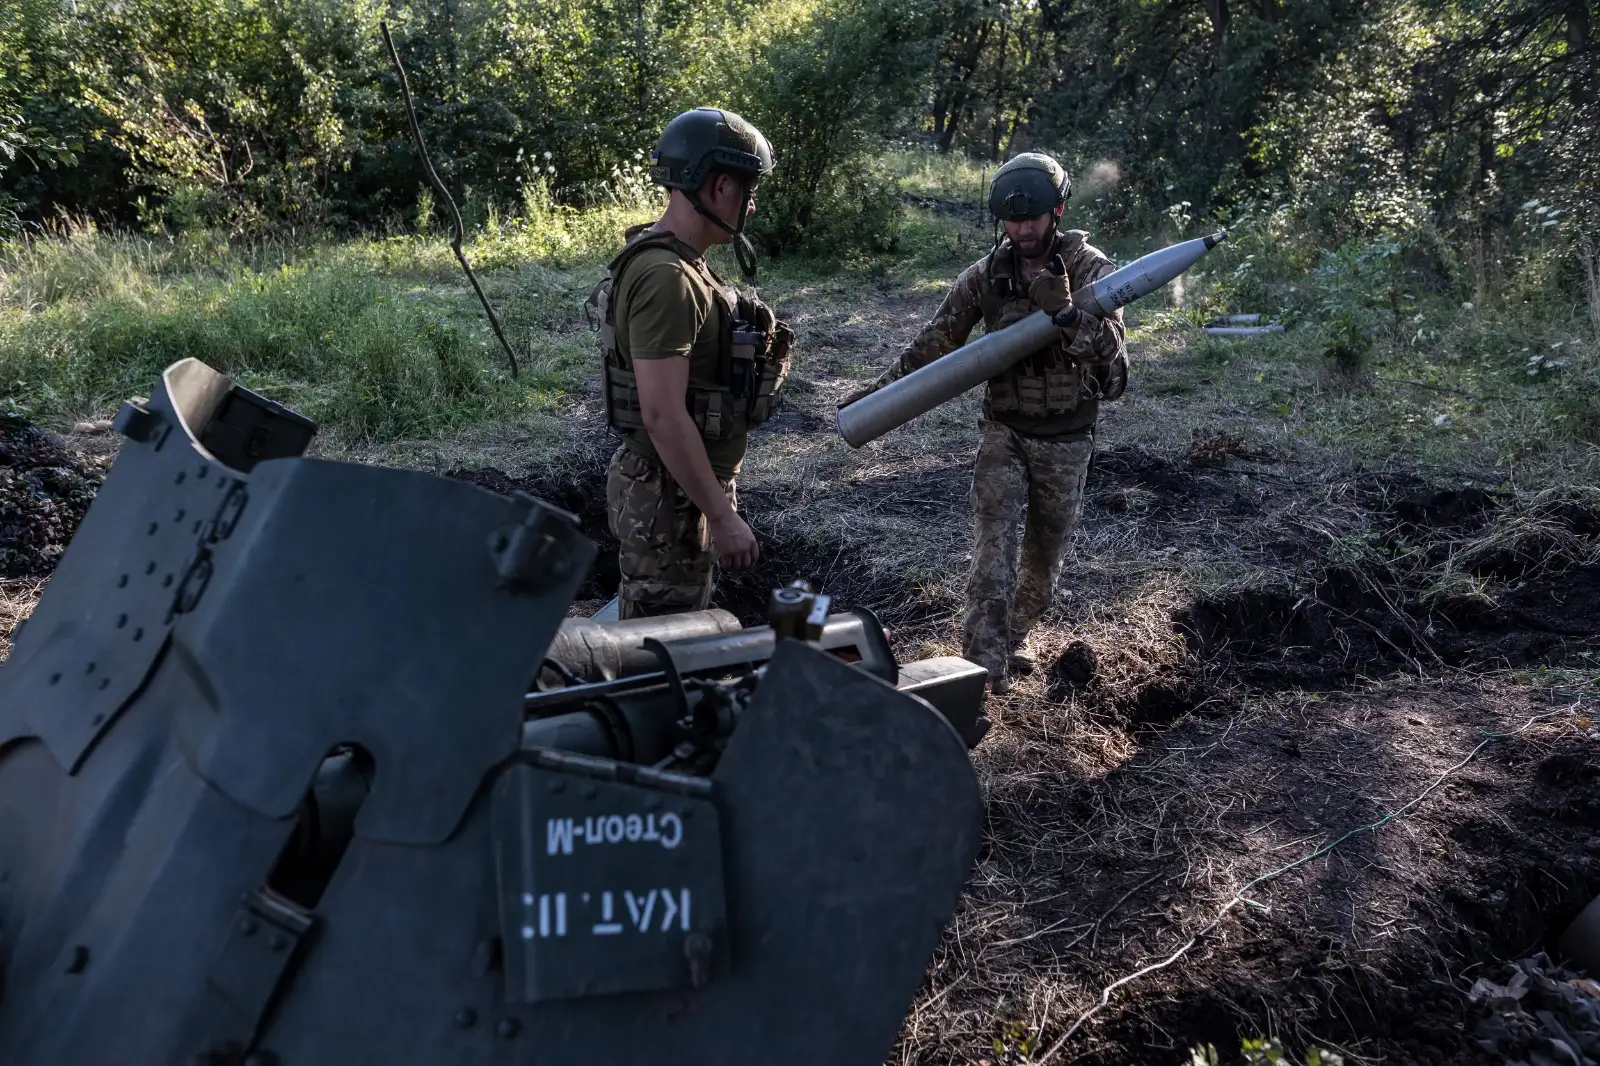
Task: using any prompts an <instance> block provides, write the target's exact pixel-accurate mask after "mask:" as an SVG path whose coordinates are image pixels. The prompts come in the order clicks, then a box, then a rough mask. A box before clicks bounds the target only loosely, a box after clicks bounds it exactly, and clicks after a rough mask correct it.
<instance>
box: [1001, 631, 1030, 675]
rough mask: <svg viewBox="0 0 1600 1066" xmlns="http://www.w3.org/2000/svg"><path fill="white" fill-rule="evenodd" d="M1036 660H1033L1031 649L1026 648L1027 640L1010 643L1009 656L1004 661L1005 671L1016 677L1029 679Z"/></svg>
mask: <svg viewBox="0 0 1600 1066" xmlns="http://www.w3.org/2000/svg"><path fill="white" fill-rule="evenodd" d="M1037 664H1038V660H1036V659H1035V658H1034V655H1033V649H1032V648H1030V647H1028V638H1027V637H1023V638H1021V639H1020V640H1013V641H1012V642H1011V654H1010V656H1009V657H1007V659H1006V669H1007V670H1008V671H1009V672H1010V673H1013V674H1016V675H1017V676H1018V677H1029V676H1031V675H1032V674H1033V671H1034V667H1035V666H1036V665H1037Z"/></svg>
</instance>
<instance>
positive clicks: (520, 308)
mask: <svg viewBox="0 0 1600 1066" xmlns="http://www.w3.org/2000/svg"><path fill="white" fill-rule="evenodd" d="M523 207H524V211H523V213H522V214H521V215H519V216H518V217H517V218H515V219H512V220H502V219H500V218H498V217H495V216H493V215H491V217H490V220H489V223H488V224H487V225H486V226H485V227H484V228H483V229H482V230H480V231H479V232H478V233H477V234H475V235H474V236H473V238H472V239H471V241H470V243H469V244H468V246H467V255H468V258H469V260H471V261H473V263H474V265H475V267H476V268H477V269H478V270H479V273H480V277H481V280H482V281H483V283H484V287H485V289H486V291H487V292H488V293H489V295H490V298H491V300H492V302H493V303H494V304H495V305H496V310H497V311H498V313H499V314H500V317H501V319H502V322H503V324H504V325H505V327H506V332H507V334H508V339H509V340H510V341H511V343H512V345H513V348H514V350H516V352H517V354H518V357H519V361H520V363H521V364H522V373H521V375H520V376H519V377H518V378H516V379H515V380H513V379H512V377H511V376H510V374H509V372H508V367H507V361H506V359H505V355H504V352H503V351H502V350H501V349H500V348H499V346H498V343H497V342H496V341H495V340H494V337H493V335H492V333H491V332H490V331H489V329H488V327H487V322H486V320H485V319H484V316H483V312H482V309H481V307H480V306H479V304H478V302H477V300H476V297H475V296H474V295H473V294H472V292H471V290H470V288H469V287H468V285H467V282H466V279H465V277H464V276H463V275H462V274H461V272H460V268H459V266H458V265H457V264H456V261H455V258H454V255H453V253H452V252H451V251H450V248H449V245H448V242H447V241H446V240H445V239H444V237H443V236H442V235H440V234H428V235H424V236H414V237H391V238H384V239H374V240H357V241H351V242H344V243H323V244H313V245H308V246H304V247H295V248H287V247H283V246H247V247H239V246H233V245H229V244H228V243H227V242H226V241H223V240H220V239H218V238H216V237H215V236H214V235H210V234H199V235H188V236H186V237H184V238H181V239H177V240H155V239H149V238H141V237H134V236H128V235H107V234H101V233H97V232H95V231H94V230H93V229H91V228H88V227H78V228H76V229H74V230H73V231H71V232H68V233H65V234H63V235H61V236H58V237H52V238H47V239H42V240H34V241H28V242H17V243H13V244H10V245H5V246H0V298H3V310H0V388H3V390H4V392H5V394H6V395H7V396H9V397H10V398H12V399H14V400H16V401H17V402H19V403H21V404H22V405H23V407H24V408H25V409H27V410H29V411H30V412H31V413H32V414H34V415H35V416H36V417H38V418H40V419H42V420H44V421H46V422H48V423H55V424H60V423H69V422H71V421H73V420H75V419H80V418H92V417H97V416H103V415H105V414H108V413H110V412H111V411H113V410H115V408H116V407H117V406H118V404H120V402H121V401H122V400H123V399H125V398H127V397H129V396H133V395H137V394H143V393H145V392H147V391H148V390H149V388H150V386H151V383H152V382H153V381H154V380H155V379H156V377H157V376H158V375H159V373H160V371H161V370H162V369H163V368H164V367H166V366H167V365H169V364H170V363H172V362H174V361H176V360H179V359H184V358H196V359H200V360H202V361H204V362H206V363H208V364H210V365H211V366H213V367H215V368H217V369H219V370H221V371H223V372H225V373H228V374H231V375H234V376H235V377H236V378H237V379H238V380H239V381H240V382H241V383H242V384H244V385H246V386H248V387H250V388H253V389H258V390H260V391H262V392H265V393H267V394H269V395H271V396H273V397H274V398H275V399H278V400H280V401H281V402H284V403H287V404H290V405H291V406H294V407H295V408H297V409H298V410H301V411H303V412H304V413H305V414H307V415H309V416H310V417H312V418H314V419H316V420H317V421H319V422H321V423H324V424H326V425H327V427H328V428H329V429H330V430H332V431H333V432H334V433H335V434H336V435H337V436H339V437H342V438H344V439H347V440H351V441H366V442H382V441H392V440H401V439H410V438H436V437H444V436H448V435H451V434H454V433H458V432H461V431H462V430H464V429H466V428H468V427H471V426H475V425H481V424H485V423H492V422H502V421H508V420H514V419H516V418H519V417H521V416H524V415H527V414H530V413H535V412H540V411H549V410H551V409H553V408H554V407H555V406H557V404H558V402H559V400H560V399H561V397H562V395H563V394H564V393H566V392H567V391H569V390H570V389H572V388H573V387H574V386H575V385H576V384H577V382H578V381H579V380H580V375H581V373H582V368H583V367H584V365H585V361H586V359H587V357H588V355H589V352H590V350H591V349H592V337H591V335H590V334H589V333H588V331H587V329H586V328H585V326H584V323H583V318H582V312H581V305H582V301H583V297H584V296H585V295H586V294H587V291H588V286H589V284H590V283H592V281H593V278H594V276H597V275H598V270H599V266H600V264H601V263H603V262H604V259H605V258H606V257H607V256H608V255H609V254H610V252H611V250H612V248H613V247H614V245H615V243H616V242H617V241H618V240H620V238H621V234H622V230H623V229H624V228H625V227H626V226H627V225H628V224H630V223H632V222H636V221H640V220H642V219H645V218H648V217H650V209H649V207H650V205H648V204H632V205H620V204H619V205H613V206H609V207H603V208H596V209H591V210H587V211H582V212H579V211H573V210H570V209H563V208H559V207H556V206H554V205H552V204H551V203H550V202H549V200H548V198H547V197H544V196H543V195H542V194H541V195H539V196H530V197H529V198H528V199H527V201H526V202H525V203H524V205H523Z"/></svg>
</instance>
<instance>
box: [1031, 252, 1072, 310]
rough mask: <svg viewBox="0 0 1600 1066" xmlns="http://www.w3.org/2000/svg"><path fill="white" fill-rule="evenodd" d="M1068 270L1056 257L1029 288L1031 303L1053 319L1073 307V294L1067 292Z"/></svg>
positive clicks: (1058, 257) (1059, 258)
mask: <svg viewBox="0 0 1600 1066" xmlns="http://www.w3.org/2000/svg"><path fill="white" fill-rule="evenodd" d="M1066 269H1067V268H1066V266H1065V265H1064V264H1063V263H1062V262H1061V257H1060V256H1056V257H1055V258H1054V259H1052V260H1051V261H1050V262H1049V263H1048V264H1047V265H1046V266H1045V268H1044V270H1043V271H1041V272H1040V274H1039V276H1038V277H1036V278H1034V279H1033V284H1031V285H1029V286H1028V299H1029V301H1031V302H1032V303H1033V305H1034V306H1035V307H1038V308H1040V309H1041V310H1043V311H1044V312H1045V313H1046V314H1048V315H1050V316H1051V317H1052V318H1053V317H1055V316H1056V315H1058V314H1060V313H1061V312H1062V311H1065V310H1066V309H1067V308H1069V307H1071V306H1072V294H1071V293H1070V292H1069V291H1068V290H1067V277H1066ZM1057 271H1060V272H1059V273H1057Z"/></svg>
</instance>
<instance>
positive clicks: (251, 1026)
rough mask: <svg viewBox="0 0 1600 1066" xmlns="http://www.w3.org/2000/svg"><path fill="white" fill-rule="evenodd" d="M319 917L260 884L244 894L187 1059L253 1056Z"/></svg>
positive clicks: (218, 1062) (218, 1063) (208, 1061)
mask: <svg viewBox="0 0 1600 1066" xmlns="http://www.w3.org/2000/svg"><path fill="white" fill-rule="evenodd" d="M314 923H315V917H314V916H313V915H312V914H311V913H310V912H309V911H307V910H304V909H302V908H301V907H299V906H297V905H295V904H294V903H292V902H291V901H289V900H287V899H285V898H284V897H282V896H280V895H278V894H277V893H275V892H273V891H272V890H271V889H270V888H266V887H263V888H260V889H257V890H256V891H255V892H253V893H249V894H247V895H246V896H245V897H244V900H243V901H242V903H241V905H240V907H239V910H238V911H237V912H235V914H234V916H233V924H232V926H231V927H230V928H229V930H228V935H227V939H226V940H224V941H223V944H222V948H221V950H220V951H218V952H217V956H216V958H215V959H213V960H212V962H211V966H210V967H209V968H208V969H207V971H206V987H205V991H204V993H203V994H202V997H201V999H202V1007H201V1010H200V1011H199V1012H198V1014H197V1016H196V1021H195V1028H194V1030H192V1039H191V1046H192V1047H193V1046H196V1045H198V1050H196V1051H194V1052H193V1053H192V1054H191V1055H190V1056H189V1057H188V1058H187V1059H186V1060H185V1061H186V1062H189V1063H197V1064H205V1066H224V1064H226V1066H232V1064H244V1063H249V1062H250V1061H251V1060H252V1058H258V1059H260V1061H266V1060H265V1059H264V1058H262V1057H261V1056H258V1055H256V1054H255V1053H254V1052H253V1048H254V1045H255V1042H256V1037H257V1034H258V1032H259V1030H260V1027H261V1021H262V1019H263V1018H264V1017H265V1016H266V1013H267V1009H268V1008H269V1007H270V1006H271V1005H272V1002H273V1000H274V998H276V996H277V994H278V990H279V988H280V987H281V986H282V985H283V983H284V978H285V976H286V975H287V974H288V971H289V969H290V966H291V965H292V964H293V963H294V962H295V960H296V956H297V954H298V952H299V948H300V944H301V942H302V941H303V940H304V939H305V938H306V936H307V934H309V933H310V932H311V928H312V926H313V924H314Z"/></svg>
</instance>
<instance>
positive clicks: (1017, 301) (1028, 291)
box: [841, 152, 1128, 693]
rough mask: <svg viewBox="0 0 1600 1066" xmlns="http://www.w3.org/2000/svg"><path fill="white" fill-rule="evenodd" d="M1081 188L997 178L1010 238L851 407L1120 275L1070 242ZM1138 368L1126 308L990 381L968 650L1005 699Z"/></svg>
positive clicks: (975, 489)
mask: <svg viewBox="0 0 1600 1066" xmlns="http://www.w3.org/2000/svg"><path fill="white" fill-rule="evenodd" d="M1071 189H1072V184H1071V181H1070V180H1069V179H1068V177H1067V172H1066V170H1065V169H1064V168H1063V167H1062V166H1061V164H1060V163H1058V162H1056V161H1055V160H1054V159H1052V158H1050V157H1049V156H1047V155H1043V154H1041V153H1038V152H1029V153H1026V154H1024V155H1019V156H1017V157H1016V158H1015V159H1013V160H1011V161H1010V162H1008V163H1007V164H1006V165H1005V166H1003V167H1001V168H1000V169H999V170H998V171H996V172H995V176H994V184H993V186H991V188H990V190H989V210H990V212H991V213H993V215H994V217H995V218H996V219H997V220H999V221H1000V222H1001V223H1003V224H1004V226H1005V239H1004V240H1003V241H997V243H996V246H995V248H994V250H993V251H991V252H990V253H989V254H988V255H986V256H984V257H983V258H982V259H980V260H979V261H978V262H976V263H974V264H973V265H972V266H970V267H968V268H967V269H966V270H964V271H962V273H961V276H960V277H958V278H957V279H956V283H955V286H954V287H953V288H952V289H951V290H950V293H949V295H947V296H946V297H945V299H944V303H943V304H941V305H940V306H939V310H938V312H937V313H936V314H935V315H934V316H933V320H932V321H931V322H929V323H928V324H927V325H926V326H925V327H924V328H923V330H922V332H921V333H919V334H917V336H916V339H914V340H913V341H912V342H911V343H910V344H909V345H908V346H907V347H906V349H905V351H903V352H901V353H900V357H899V358H898V359H896V360H895V362H894V364H893V365H891V366H890V367H889V369H888V370H886V371H884V373H883V375H882V376H881V377H879V378H878V380H877V381H876V382H874V383H873V384H872V385H870V386H868V387H867V388H865V389H863V390H861V391H859V392H857V393H856V394H854V395H852V396H851V397H849V398H848V399H847V400H846V401H845V403H851V402H853V401H855V400H857V399H860V398H861V397H862V396H865V395H867V394H869V393H871V392H873V391H874V390H876V389H878V388H881V387H882V386H884V385H887V384H888V383H889V382H891V381H893V380H895V379H896V378H900V377H904V376H905V375H906V374H909V373H911V372H912V371H913V370H916V369H918V368H920V367H923V366H926V365H927V364H928V363H931V362H933V360H935V359H938V358H939V357H940V356H942V355H946V354H948V353H949V352H951V351H953V350H955V349H956V348H959V347H960V346H961V345H962V344H964V343H966V340H967V337H968V335H969V334H970V333H971V332H972V329H973V327H974V326H976V325H977V324H978V322H979V320H980V319H981V320H982V321H983V324H984V327H985V328H986V329H987V330H988V331H989V332H991V333H992V332H994V331H995V330H998V329H1004V328H1005V327H1007V326H1009V325H1011V324H1012V323H1014V322H1016V321H1017V320H1019V319H1021V318H1024V317H1026V316H1027V315H1029V314H1031V313H1033V312H1034V311H1037V310H1040V309H1043V310H1044V311H1046V312H1049V313H1050V314H1051V315H1055V314H1057V313H1058V312H1060V311H1062V310H1064V309H1065V308H1067V307H1068V306H1070V303H1071V301H1070V300H1069V298H1068V294H1069V293H1071V292H1072V290H1074V289H1076V288H1078V287H1079V286H1082V285H1088V284H1090V283H1091V282H1093V281H1096V280H1098V279H1099V278H1102V277H1104V276H1105V275H1107V274H1109V273H1111V272H1112V271H1113V270H1114V269H1116V268H1115V265H1114V264H1113V263H1112V262H1111V260H1109V259H1107V258H1106V257H1105V256H1104V255H1103V254H1101V253H1100V252H1099V251H1098V250H1097V249H1095V248H1094V247H1093V246H1091V245H1090V244H1089V243H1088V241H1087V239H1086V238H1087V237H1088V234H1087V233H1085V232H1083V231H1082V230H1068V231H1066V232H1060V228H1059V227H1060V222H1061V213H1062V211H1063V209H1064V208H1065V206H1066V201H1067V196H1068V194H1069V193H1070V192H1071ZM1127 368H1128V364H1127V352H1126V347H1125V331H1124V328H1123V324H1122V312H1121V311H1120V310H1119V311H1117V312H1116V313H1115V314H1113V315H1112V316H1111V317H1109V318H1106V319H1104V320H1102V319H1099V318H1096V317H1094V316H1092V315H1089V314H1085V313H1081V312H1080V314H1079V315H1078V317H1077V320H1076V322H1075V323H1074V324H1073V325H1072V326H1069V327H1065V328H1063V329H1062V330H1061V336H1060V338H1059V339H1058V340H1057V341H1056V343H1055V344H1053V345H1051V346H1050V347H1049V348H1046V349H1044V350H1042V351H1039V352H1037V353H1035V354H1034V355H1032V356H1029V357H1028V358H1027V359H1024V360H1022V361H1021V362H1020V363H1017V364H1016V365H1015V366H1013V367H1012V368H1011V369H1009V370H1007V371H1006V372H1005V373H1004V374H1001V375H1000V376H998V377H995V378H992V379H990V381H989V384H988V387H987V389H986V391H985V393H984V398H983V421H982V422H980V423H979V426H980V434H981V437H980V440H979V443H978V458H977V464H976V466H975V467H974V469H973V475H972V506H973V509H974V510H975V511H976V512H977V542H976V544H975V545H974V546H973V549H972V571H971V573H970V575H969V576H968V579H967V610H966V623H965V627H964V632H963V634H962V654H963V655H964V656H966V658H968V659H970V660H972V661H973V662H975V663H978V664H979V665H981V666H983V667H985V668H986V669H987V670H988V671H989V678H990V685H991V687H992V689H993V690H994V691H995V692H996V693H1003V692H1005V691H1007V690H1008V689H1009V688H1010V679H1009V678H1008V677H1007V669H1008V667H1009V668H1010V669H1011V670H1013V671H1014V672H1016V673H1029V672H1031V671H1032V669H1033V662H1032V659H1031V657H1030V656H1029V655H1028V654H1027V650H1026V647H1027V638H1028V633H1029V631H1030V630H1031V629H1032V628H1033V626H1034V624H1035V623H1037V622H1038V620H1039V618H1040V616H1041V615H1043V614H1044V612H1045V610H1046V609H1047V608H1048V607H1049V606H1050V604H1051V601H1052V600H1053V598H1054V591H1055V584H1056V581H1057V579H1058V578H1059V577H1060V574H1061V567H1062V563H1063V560H1064V559H1065V556H1066V549H1067V543H1068V541H1069V540H1070V538H1071V536H1072V530H1073V527H1074V526H1075V525H1076V524H1077V521H1078V515H1079V512H1080V511H1081V510H1082V506H1083V484H1084V478H1085V477H1086V476H1087V474H1088V470H1089V457H1090V455H1091V454H1092V452H1093V450H1094V425H1095V418H1096V416H1097V414H1098V412H1099V401H1100V400H1101V399H1102V398H1104V399H1111V400H1114V399H1116V398H1117V397H1118V396H1120V395H1122V390H1123V388H1124V387H1125V386H1126V384H1127V373H1128V370H1127ZM841 406H842V405H841ZM1024 513H1026V516H1027V521H1026V526H1025V531H1024V532H1023V533H1022V535H1021V537H1020V538H1019V536H1018V527H1019V526H1020V525H1022V524H1023V515H1024ZM1019 541H1020V543H1019ZM1019 554H1020V556H1021V560H1020V562H1021V571H1020V575H1019V572H1018V556H1019Z"/></svg>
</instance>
